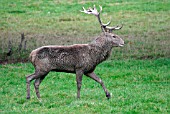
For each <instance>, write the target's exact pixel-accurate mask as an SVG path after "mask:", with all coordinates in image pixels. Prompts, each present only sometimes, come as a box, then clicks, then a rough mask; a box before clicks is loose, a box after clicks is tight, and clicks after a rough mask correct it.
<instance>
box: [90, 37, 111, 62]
mask: <svg viewBox="0 0 170 114" xmlns="http://www.w3.org/2000/svg"><path fill="white" fill-rule="evenodd" d="M90 45H91V48H92V50H91V51H92V53H93V54H94V56H96V62H97V64H98V63H101V62H102V61H104V60H106V59H107V58H108V57H109V56H110V55H111V50H112V47H113V46H112V45H111V42H109V41H108V40H107V38H105V36H100V37H98V38H96V39H95V40H94V41H92V42H91V43H90Z"/></svg>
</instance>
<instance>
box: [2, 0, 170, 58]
mask: <svg viewBox="0 0 170 114" xmlns="http://www.w3.org/2000/svg"><path fill="white" fill-rule="evenodd" d="M93 4H96V6H98V5H102V6H103V12H102V14H101V18H102V20H103V22H105V23H106V22H107V21H109V20H110V18H112V25H118V24H121V23H123V24H124V27H123V29H122V30H119V31H115V33H116V34H118V35H119V36H121V37H122V38H123V39H124V40H125V43H126V45H125V46H124V47H123V48H116V49H115V50H114V56H113V57H112V58H117V59H121V58H128V59H129V58H136V59H147V58H149V59H153V58H154V59H155V58H160V57H166V58H169V57H170V51H169V50H170V46H169V45H170V39H169V37H170V30H169V28H170V24H169V23H170V17H169V15H170V1H169V0H137V1H136V0H105V1H102V0H93V1H77V0H69V1H66V0H63V1H56V0H50V1H47V0H43V1H36V0H29V2H28V1H22V0H20V1H18V0H13V1H9V0H1V1H0V9H1V10H0V60H5V59H8V60H12V59H18V58H20V59H21V58H24V59H25V58H28V54H29V53H30V51H31V50H33V49H35V48H37V47H40V46H43V45H54V44H56V45H70V44H74V43H88V42H90V41H91V40H92V39H94V37H96V36H98V35H99V34H101V29H100V27H99V24H98V21H97V19H96V18H95V17H94V16H92V15H87V14H83V13H81V12H80V11H79V10H81V9H82V7H83V6H84V7H86V8H87V7H89V6H93ZM21 33H25V37H26V40H27V50H28V51H27V52H25V53H24V54H21V55H20V56H17V55H18V53H16V52H15V51H14V53H13V55H12V56H11V57H6V53H7V52H8V42H9V40H11V42H12V46H13V48H14V50H16V49H17V48H18V44H19V42H20V34H21Z"/></svg>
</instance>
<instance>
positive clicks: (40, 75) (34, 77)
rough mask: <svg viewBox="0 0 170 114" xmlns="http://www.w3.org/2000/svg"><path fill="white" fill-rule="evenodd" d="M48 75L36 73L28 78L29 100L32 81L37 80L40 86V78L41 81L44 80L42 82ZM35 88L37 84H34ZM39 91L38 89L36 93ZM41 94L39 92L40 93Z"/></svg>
mask: <svg viewBox="0 0 170 114" xmlns="http://www.w3.org/2000/svg"><path fill="white" fill-rule="evenodd" d="M46 74H47V73H44V72H35V73H34V74H31V75H29V76H27V77H26V83H27V99H30V83H31V81H32V80H34V79H36V80H37V81H35V82H36V84H37V85H38V83H39V84H40V82H39V81H38V80H39V78H40V80H41V78H42V80H43V79H44V77H45V76H46ZM34 86H35V83H34ZM38 86H39V85H38ZM37 91H38V90H37V89H36V92H37ZM38 93H39V92H38Z"/></svg>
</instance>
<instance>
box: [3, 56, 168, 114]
mask: <svg viewBox="0 0 170 114" xmlns="http://www.w3.org/2000/svg"><path fill="white" fill-rule="evenodd" d="M169 68H170V59H157V60H109V61H107V62H104V63H102V64H100V65H99V66H98V67H97V69H96V71H95V72H96V73H97V75H99V76H100V77H101V78H102V80H103V81H104V83H105V85H106V87H107V88H108V90H109V91H110V92H111V93H112V97H111V99H110V100H107V98H106V97H105V94H104V91H103V90H102V87H101V86H100V84H98V83H96V82H95V81H93V80H91V79H90V78H87V77H86V76H84V77H83V82H82V89H81V99H79V100H78V99H76V91H77V90H76V88H77V87H76V81H75V75H74V74H68V73H56V72H51V73H49V74H48V75H47V77H46V79H45V80H44V81H43V82H42V84H41V85H40V94H41V96H42V98H41V100H38V99H37V98H36V95H35V91H34V87H33V83H32V84H31V99H30V100H26V80H25V76H26V75H29V74H31V73H33V72H34V69H33V66H32V65H31V64H30V63H18V64H8V65H1V66H0V69H1V74H0V78H1V80H0V98H1V100H0V113H57V114H63V113H71V114H73V113H74V114H80V113H86V114H87V113H88V114H89V113H91V114H94V113H118V112H120V113H164V114H166V113H167V114H168V113H170V107H169V106H170V105H169V101H170V88H169V87H170V77H169V74H170V70H169Z"/></svg>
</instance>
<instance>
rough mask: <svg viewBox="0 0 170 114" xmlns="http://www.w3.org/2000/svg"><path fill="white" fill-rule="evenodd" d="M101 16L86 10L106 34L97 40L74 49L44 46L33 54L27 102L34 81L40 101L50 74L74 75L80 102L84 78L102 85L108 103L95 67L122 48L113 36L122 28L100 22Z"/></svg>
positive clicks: (96, 12)
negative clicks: (114, 48) (53, 72)
mask: <svg viewBox="0 0 170 114" xmlns="http://www.w3.org/2000/svg"><path fill="white" fill-rule="evenodd" d="M101 11H102V7H101V6H100V12H98V11H97V9H96V7H95V6H94V8H89V9H87V10H86V9H85V8H84V7H83V11H81V12H84V13H86V14H92V15H95V16H96V17H97V18H98V21H99V23H100V25H101V29H102V31H103V34H101V35H100V36H98V37H97V38H96V39H94V40H93V41H92V42H91V43H89V44H75V45H71V46H56V45H53V46H43V47H40V48H37V49H35V50H33V51H32V52H31V53H30V60H31V62H32V64H33V65H34V67H35V73H33V74H31V75H29V76H27V77H26V83H27V99H30V82H31V81H32V80H35V82H34V87H35V91H36V95H37V97H38V98H40V93H39V85H40V83H41V82H42V80H43V79H44V78H45V76H46V75H47V74H48V73H49V72H50V71H56V72H67V73H75V74H76V81H77V98H80V89H81V83H82V76H83V75H86V76H87V77H90V78H91V79H93V80H95V81H96V82H98V83H100V84H101V86H102V88H103V90H104V92H105V94H106V97H107V98H108V99H109V98H110V97H111V96H110V93H109V92H108V90H107V89H106V87H105V85H104V83H103V81H102V80H101V79H100V78H99V77H98V76H97V75H96V74H95V73H94V70H95V68H96V66H97V65H98V64H99V63H101V62H103V61H105V60H106V59H107V58H108V57H109V56H110V53H111V50H112V48H113V47H118V46H123V45H124V41H123V40H122V39H121V38H120V37H119V36H118V35H115V34H113V33H111V32H112V31H113V30H118V29H121V28H122V26H121V27H119V26H117V27H109V26H108V25H109V24H110V22H108V23H107V24H103V23H102V22H101V20H100V13H101Z"/></svg>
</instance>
